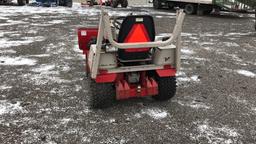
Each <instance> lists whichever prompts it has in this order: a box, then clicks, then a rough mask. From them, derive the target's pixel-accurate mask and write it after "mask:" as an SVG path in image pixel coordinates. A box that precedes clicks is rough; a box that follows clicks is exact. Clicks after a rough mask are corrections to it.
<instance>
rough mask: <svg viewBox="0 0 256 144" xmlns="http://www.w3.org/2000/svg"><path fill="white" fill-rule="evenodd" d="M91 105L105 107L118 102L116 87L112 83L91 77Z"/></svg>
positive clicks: (98, 107) (96, 107)
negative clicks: (98, 81)
mask: <svg viewBox="0 0 256 144" xmlns="http://www.w3.org/2000/svg"><path fill="white" fill-rule="evenodd" d="M89 81H90V84H89V85H90V88H91V89H90V106H91V108H93V109H103V108H108V107H111V106H113V105H114V103H115V102H116V98H115V95H116V93H115V88H114V87H113V84H112V83H96V82H95V81H94V80H92V79H90V80H89Z"/></svg>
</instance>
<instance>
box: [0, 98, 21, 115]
mask: <svg viewBox="0 0 256 144" xmlns="http://www.w3.org/2000/svg"><path fill="white" fill-rule="evenodd" d="M21 110H22V107H21V106H20V102H17V103H15V104H12V103H10V102H8V101H6V100H1V101H0V115H3V114H6V113H9V114H14V113H16V112H19V111H21Z"/></svg>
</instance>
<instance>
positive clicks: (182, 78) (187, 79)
mask: <svg viewBox="0 0 256 144" xmlns="http://www.w3.org/2000/svg"><path fill="white" fill-rule="evenodd" d="M176 76H177V82H178V84H181V83H184V82H200V78H199V76H198V75H192V76H190V77H189V76H187V75H186V73H185V72H181V71H180V72H178V73H177V75H176Z"/></svg>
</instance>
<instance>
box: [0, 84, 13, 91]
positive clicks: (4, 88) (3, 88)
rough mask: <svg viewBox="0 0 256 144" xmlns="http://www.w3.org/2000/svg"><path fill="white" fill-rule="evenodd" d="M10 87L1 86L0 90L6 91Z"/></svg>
mask: <svg viewBox="0 0 256 144" xmlns="http://www.w3.org/2000/svg"><path fill="white" fill-rule="evenodd" d="M11 88H12V86H7V85H1V86H0V90H6V89H11Z"/></svg>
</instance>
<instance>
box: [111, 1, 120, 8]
mask: <svg viewBox="0 0 256 144" xmlns="http://www.w3.org/2000/svg"><path fill="white" fill-rule="evenodd" d="M118 4H119V1H118V0H112V3H111V7H112V8H117V7H118Z"/></svg>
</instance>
